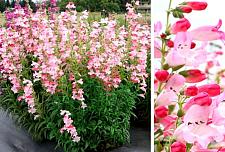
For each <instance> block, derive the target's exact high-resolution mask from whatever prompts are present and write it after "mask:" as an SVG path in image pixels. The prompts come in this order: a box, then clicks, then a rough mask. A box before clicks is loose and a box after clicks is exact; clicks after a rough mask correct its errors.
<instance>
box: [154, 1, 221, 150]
mask: <svg viewBox="0 0 225 152" xmlns="http://www.w3.org/2000/svg"><path fill="white" fill-rule="evenodd" d="M207 5H208V4H207V3H206V2H193V1H189V2H188V1H185V2H183V3H180V4H179V5H178V6H176V7H175V8H172V0H170V1H169V8H168V10H167V21H166V26H165V31H164V32H161V29H162V24H161V22H157V23H155V26H154V34H155V40H154V43H155V47H154V58H155V60H154V61H155V65H156V68H155V73H154V74H155V77H154V93H155V96H154V145H155V151H158V152H160V151H163V152H186V151H187V152H189V151H191V152H200V151H201V152H222V151H225V149H224V147H225V144H224V143H225V142H224V141H225V139H224V135H225V115H224V113H225V111H224V110H225V104H224V101H225V92H224V87H223V86H222V85H220V83H219V80H221V79H222V78H223V77H224V76H223V73H224V71H223V70H221V71H219V72H218V74H217V75H216V80H217V81H215V80H214V78H215V77H214V78H213V79H212V77H211V75H210V69H211V68H212V67H213V66H214V65H215V64H217V62H218V61H217V59H218V58H217V57H218V56H220V55H221V54H222V53H221V51H214V52H209V51H208V47H207V46H208V44H210V43H209V42H212V41H216V40H222V42H224V39H225V33H224V32H223V31H220V30H219V29H220V27H221V25H222V20H219V22H218V24H217V25H214V26H213V25H212V26H202V27H198V28H196V29H192V30H190V27H191V21H189V20H188V19H187V18H185V14H187V13H196V15H197V11H203V10H205V9H206V8H207ZM171 15H172V16H173V17H175V18H176V19H177V21H176V22H175V23H172V25H171V24H170V17H171ZM158 63H159V64H158ZM202 66H204V67H206V68H205V70H204V69H203V68H202ZM214 75H215V73H214Z"/></svg>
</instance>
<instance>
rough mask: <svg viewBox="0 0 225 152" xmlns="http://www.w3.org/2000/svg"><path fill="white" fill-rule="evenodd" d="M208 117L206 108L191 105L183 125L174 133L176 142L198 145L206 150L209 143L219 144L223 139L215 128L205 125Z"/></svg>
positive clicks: (207, 108)
mask: <svg viewBox="0 0 225 152" xmlns="http://www.w3.org/2000/svg"><path fill="white" fill-rule="evenodd" d="M209 116H210V108H209V107H208V106H200V105H192V106H191V107H190V108H189V109H188V110H187V112H186V114H185V115H184V119H183V121H184V123H183V124H181V125H180V126H179V127H178V128H177V129H176V131H175V133H174V136H175V137H176V139H177V140H178V141H186V142H188V143H192V144H196V143H198V144H200V145H201V147H202V148H207V146H208V145H209V143H210V142H214V141H217V142H221V141H222V140H223V139H224V136H223V134H221V133H220V131H219V130H218V128H217V127H215V126H213V125H212V126H211V125H208V124H207V121H208V119H209Z"/></svg>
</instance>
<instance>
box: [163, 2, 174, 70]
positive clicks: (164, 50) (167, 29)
mask: <svg viewBox="0 0 225 152" xmlns="http://www.w3.org/2000/svg"><path fill="white" fill-rule="evenodd" d="M171 4H172V0H170V2H169V7H168V10H167V15H166V33H169V17H170V11H169V10H170V9H171ZM161 52H162V58H161V68H163V65H164V62H165V53H166V41H165V40H163V41H162V49H161Z"/></svg>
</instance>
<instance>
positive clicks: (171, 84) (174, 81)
mask: <svg viewBox="0 0 225 152" xmlns="http://www.w3.org/2000/svg"><path fill="white" fill-rule="evenodd" d="M184 83H185V78H184V77H183V76H182V75H179V74H174V75H172V76H171V77H170V78H169V80H168V81H167V83H166V86H165V89H166V90H168V91H169V90H171V91H174V92H177V93H178V92H179V91H180V90H181V88H182V87H183V85H184Z"/></svg>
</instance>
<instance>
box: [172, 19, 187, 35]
mask: <svg viewBox="0 0 225 152" xmlns="http://www.w3.org/2000/svg"><path fill="white" fill-rule="evenodd" d="M190 27H191V23H190V22H189V21H188V20H187V19H186V18H182V19H180V20H179V21H177V22H176V23H174V24H173V25H172V27H171V33H172V34H176V33H178V32H186V31H187V30H188V29H189V28H190Z"/></svg>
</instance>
